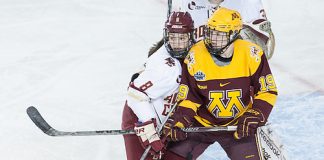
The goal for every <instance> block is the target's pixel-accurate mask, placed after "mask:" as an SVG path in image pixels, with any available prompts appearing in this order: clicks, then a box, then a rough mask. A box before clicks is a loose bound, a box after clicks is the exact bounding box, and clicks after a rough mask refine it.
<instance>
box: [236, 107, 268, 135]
mask: <svg viewBox="0 0 324 160" xmlns="http://www.w3.org/2000/svg"><path fill="white" fill-rule="evenodd" d="M265 122H266V121H265V118H264V115H263V114H262V112H261V111H260V110H258V109H247V110H246V111H245V113H243V115H242V116H241V117H239V118H238V123H237V130H236V131H235V132H234V138H235V139H241V138H245V137H248V136H251V135H254V134H255V133H256V130H257V128H258V127H259V126H262V125H264V124H265Z"/></svg>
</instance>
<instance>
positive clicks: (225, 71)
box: [178, 40, 277, 126]
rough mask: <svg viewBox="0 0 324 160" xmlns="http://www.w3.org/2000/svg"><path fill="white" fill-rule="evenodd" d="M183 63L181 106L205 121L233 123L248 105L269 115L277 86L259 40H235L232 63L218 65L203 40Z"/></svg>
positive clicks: (200, 120) (210, 122)
mask: <svg viewBox="0 0 324 160" xmlns="http://www.w3.org/2000/svg"><path fill="white" fill-rule="evenodd" d="M184 63H185V64H184V66H183V71H182V80H181V85H180V88H179V94H178V98H180V99H181V100H182V101H181V102H180V104H179V107H178V109H180V108H183V109H186V110H187V109H189V110H192V111H193V112H191V113H192V115H193V116H194V118H195V119H196V120H197V121H198V122H199V123H201V124H202V125H204V126H211V125H233V124H235V120H236V119H237V118H238V117H240V116H241V115H242V114H243V113H244V112H245V111H246V110H247V109H248V108H258V109H259V110H261V111H262V113H263V114H264V115H265V117H266V118H267V117H268V116H269V114H270V112H271V110H272V107H273V106H274V103H275V101H276V97H277V87H276V84H275V81H274V78H273V76H272V74H271V70H270V68H269V64H268V61H267V59H266V57H265V55H264V54H263V51H262V50H261V48H260V47H259V46H257V45H256V44H253V43H250V42H248V41H244V40H236V41H235V42H234V54H233V57H232V61H231V62H230V64H228V65H226V66H218V65H217V64H216V63H215V62H214V60H213V58H212V55H211V54H210V53H209V52H208V51H207V48H206V47H205V44H204V42H203V41H201V42H198V43H197V44H195V45H194V46H193V47H192V48H191V50H190V51H189V54H188V56H187V57H186V59H185V61H184Z"/></svg>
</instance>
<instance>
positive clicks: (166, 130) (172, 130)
mask: <svg viewBox="0 0 324 160" xmlns="http://www.w3.org/2000/svg"><path fill="white" fill-rule="evenodd" d="M191 125H192V122H191V120H190V118H188V116H180V115H175V116H173V117H170V118H169V119H168V120H167V122H166V123H165V125H164V127H163V130H162V135H163V139H166V140H167V141H182V140H185V139H186V138H187V133H186V132H184V131H182V130H181V128H185V127H190V126H191Z"/></svg>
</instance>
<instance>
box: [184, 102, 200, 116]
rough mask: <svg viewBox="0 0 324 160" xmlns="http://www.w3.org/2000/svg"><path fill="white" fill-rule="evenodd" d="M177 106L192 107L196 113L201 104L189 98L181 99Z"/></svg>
mask: <svg viewBox="0 0 324 160" xmlns="http://www.w3.org/2000/svg"><path fill="white" fill-rule="evenodd" d="M179 106H181V107H184V108H189V109H192V110H193V111H194V112H195V113H197V110H198V108H199V107H200V106H201V104H198V103H194V102H192V101H190V100H183V101H181V102H180V104H179Z"/></svg>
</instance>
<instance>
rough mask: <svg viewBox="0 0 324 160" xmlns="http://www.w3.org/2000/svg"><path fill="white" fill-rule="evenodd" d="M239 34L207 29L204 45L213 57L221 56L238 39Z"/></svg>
mask: <svg viewBox="0 0 324 160" xmlns="http://www.w3.org/2000/svg"><path fill="white" fill-rule="evenodd" d="M238 36H239V32H233V31H230V32H222V31H218V30H214V29H211V28H209V27H206V28H205V33H204V43H205V45H206V47H207V49H208V51H209V52H210V53H211V54H213V55H221V54H223V53H224V51H226V49H227V48H228V47H229V46H230V45H231V44H232V43H233V42H234V41H235V40H236V39H237V38H238Z"/></svg>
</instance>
